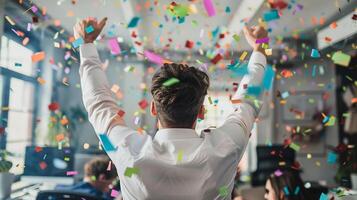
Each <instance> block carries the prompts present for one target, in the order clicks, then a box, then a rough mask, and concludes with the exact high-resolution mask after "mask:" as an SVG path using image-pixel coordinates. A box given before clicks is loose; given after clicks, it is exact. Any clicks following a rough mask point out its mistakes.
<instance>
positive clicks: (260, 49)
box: [253, 45, 266, 56]
mask: <svg viewBox="0 0 357 200" xmlns="http://www.w3.org/2000/svg"><path fill="white" fill-rule="evenodd" d="M253 51H257V52H260V53H262V54H263V55H265V56H266V54H265V49H263V47H261V45H259V46H257V47H254V48H253Z"/></svg>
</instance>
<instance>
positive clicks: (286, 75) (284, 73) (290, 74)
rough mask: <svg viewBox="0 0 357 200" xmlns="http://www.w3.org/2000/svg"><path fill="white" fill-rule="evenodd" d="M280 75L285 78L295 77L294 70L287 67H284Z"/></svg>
mask: <svg viewBox="0 0 357 200" xmlns="http://www.w3.org/2000/svg"><path fill="white" fill-rule="evenodd" d="M280 75H281V76H282V77H284V78H291V77H293V75H294V74H293V72H292V71H290V70H287V69H283V70H282V71H281V72H280Z"/></svg>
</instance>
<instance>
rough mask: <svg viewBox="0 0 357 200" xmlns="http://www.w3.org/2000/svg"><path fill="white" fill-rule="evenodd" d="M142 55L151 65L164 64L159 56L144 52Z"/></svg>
mask: <svg viewBox="0 0 357 200" xmlns="http://www.w3.org/2000/svg"><path fill="white" fill-rule="evenodd" d="M144 55H145V57H146V58H147V59H148V60H150V61H151V62H153V63H156V64H159V65H162V64H163V63H164V60H163V59H162V58H161V57H160V56H158V55H156V54H155V53H153V52H150V51H145V52H144Z"/></svg>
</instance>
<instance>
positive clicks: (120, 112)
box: [117, 110, 125, 118]
mask: <svg viewBox="0 0 357 200" xmlns="http://www.w3.org/2000/svg"><path fill="white" fill-rule="evenodd" d="M117 114H118V115H119V117H121V118H123V116H124V115H125V111H123V110H119V111H118V113H117Z"/></svg>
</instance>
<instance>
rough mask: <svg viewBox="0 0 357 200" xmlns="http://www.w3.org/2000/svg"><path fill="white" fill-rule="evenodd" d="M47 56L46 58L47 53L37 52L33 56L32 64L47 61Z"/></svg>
mask: <svg viewBox="0 0 357 200" xmlns="http://www.w3.org/2000/svg"><path fill="white" fill-rule="evenodd" d="M45 56H46V54H45V52H44V51H41V52H37V53H35V54H33V55H32V56H31V59H32V62H39V61H41V60H43V59H45Z"/></svg>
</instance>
